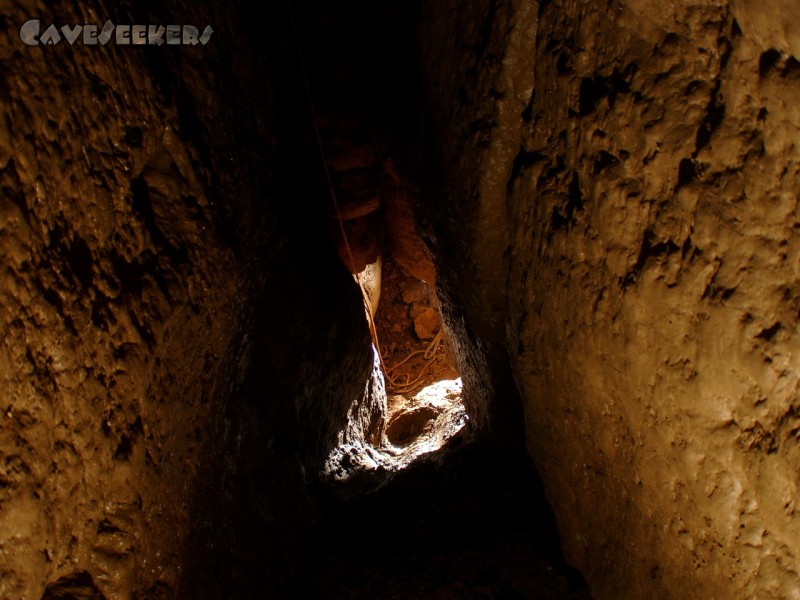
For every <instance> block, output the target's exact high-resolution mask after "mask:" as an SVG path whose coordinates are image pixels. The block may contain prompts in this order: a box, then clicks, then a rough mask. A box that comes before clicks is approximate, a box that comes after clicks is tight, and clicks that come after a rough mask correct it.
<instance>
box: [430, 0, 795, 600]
mask: <svg viewBox="0 0 800 600" xmlns="http://www.w3.org/2000/svg"><path fill="white" fill-rule="evenodd" d="M750 4H751V3H747V2H732V3H728V2H725V1H722V0H717V1H714V2H692V1H687V0H682V1H678V2H670V3H663V2H655V1H648V0H638V1H637V0H617V1H612V2H599V1H585V2H577V1H566V2H529V1H528V0H520V1H503V0H498V1H497V2H492V3H484V2H467V3H459V4H458V10H456V5H455V3H454V2H441V3H436V4H435V6H434V5H433V3H431V4H430V5H429V6H428V9H427V14H426V18H425V23H426V26H425V27H426V31H425V34H424V43H425V48H426V53H427V58H426V61H425V64H426V69H427V80H428V90H429V95H430V98H431V110H432V118H431V121H432V122H433V123H434V124H436V146H437V148H438V156H436V157H433V159H434V164H437V165H442V166H443V168H444V175H445V180H444V185H443V187H442V190H441V192H442V193H440V194H438V195H436V194H434V195H435V196H436V197H435V198H432V199H431V202H430V211H431V213H432V214H433V215H434V217H433V218H434V221H435V223H436V227H437V231H438V235H439V239H440V243H441V244H442V247H443V248H444V249H445V250H446V251H448V252H450V253H451V256H453V257H454V256H457V255H458V254H459V253H460V254H462V256H463V257H466V260H465V261H464V263H465V264H464V265H463V266H461V267H455V268H452V269H451V275H450V280H451V282H452V283H451V284H450V287H451V289H452V290H453V294H454V295H455V296H456V297H460V298H462V299H463V300H462V301H463V302H464V304H465V306H466V308H467V310H466V314H467V326H468V327H471V328H472V329H473V330H474V331H476V332H477V335H476V337H477V338H478V339H483V340H486V343H487V344H492V343H494V344H495V347H496V346H498V345H502V344H505V346H506V348H507V349H508V352H509V355H510V359H511V363H512V366H513V373H514V378H515V380H516V382H517V384H518V387H519V389H520V391H521V393H522V395H523V402H524V408H525V423H526V439H527V445H528V448H529V450H530V452H531V453H532V455H533V456H534V458H535V460H536V464H537V466H538V468H539V470H540V471H541V474H542V477H543V479H544V482H545V486H546V489H547V493H548V497H549V498H550V500H551V502H552V504H553V507H554V509H555V512H556V515H557V518H558V521H559V525H560V529H561V531H562V539H563V544H564V548H565V552H566V553H567V557H568V559H569V560H570V561H571V562H572V563H573V564H575V565H576V566H578V567H579V568H580V569H581V571H582V572H583V573H584V574H585V575H586V577H587V579H588V581H589V583H590V585H591V587H592V590H593V593H594V594H595V595H596V596H597V597H599V598H753V597H758V598H795V597H800V541H799V540H800V517H798V515H797V512H796V511H797V494H798V489H797V473H798V469H799V468H800V446H799V445H798V444H799V443H800V442H799V441H798V432H799V431H800V420H799V419H798V414H800V400H798V397H797V388H798V382H799V381H800V379H799V377H800V365H799V364H798V356H797V352H796V346H797V326H798V310H799V309H800V292H798V290H800V287H798V283H800V282H799V281H798V277H800V234H798V228H799V227H800V222H799V221H800V214H799V213H798V203H797V190H798V183H800V182H798V170H799V169H798V168H799V167H800V164H799V162H798V159H800V153H799V151H798V146H797V139H798V127H799V126H800V112H798V110H797V100H796V99H797V98H798V94H799V93H800V62H798V60H797V59H798V58H800V57H799V56H798V55H797V54H796V53H797V50H798V47H797V44H798V23H799V22H798V18H797V12H796V10H795V7H794V5H793V3H791V2H779V1H775V2H769V3H767V4H768V5H769V7H768V8H767V7H765V6H764V5H758V6H755V5H752V6H750ZM792 53H795V54H792ZM459 244H460V245H459ZM454 248H456V249H458V248H460V249H461V251H460V252H458V251H457V250H456V251H454V250H453V249H454ZM452 273H455V274H454V275H453V274H452ZM440 275H441V274H440ZM442 278H445V279H446V277H444V276H442Z"/></svg>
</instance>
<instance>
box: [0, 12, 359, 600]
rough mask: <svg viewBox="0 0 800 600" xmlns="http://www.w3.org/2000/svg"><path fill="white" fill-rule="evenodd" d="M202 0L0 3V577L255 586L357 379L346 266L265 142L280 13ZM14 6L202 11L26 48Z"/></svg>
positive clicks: (271, 140)
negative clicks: (175, 42)
mask: <svg viewBox="0 0 800 600" xmlns="http://www.w3.org/2000/svg"><path fill="white" fill-rule="evenodd" d="M117 4H118V6H119V5H120V4H123V3H117ZM220 5H224V10H223V9H221V10H217V8H219V7H220ZM220 5H217V4H214V3H211V4H209V5H206V6H205V7H201V8H198V7H197V6H196V5H195V4H193V3H191V2H182V1H181V0H175V1H170V2H165V3H161V4H159V8H157V9H154V11H155V12H153V13H147V12H144V11H143V10H140V9H135V8H131V9H130V10H131V12H130V13H128V12H125V11H124V10H123V11H121V12H117V11H110V12H109V9H108V7H107V6H106V3H102V2H94V1H86V2H81V3H72V2H55V3H52V2H51V3H47V4H45V3H44V2H12V3H5V4H4V5H3V6H2V7H0V17H1V18H0V63H1V64H2V70H1V71H0V73H2V74H1V75H0V89H2V95H1V96H2V98H1V99H0V189H2V192H1V193H0V390H2V394H0V395H1V396H2V398H1V399H0V403H2V405H1V406H0V409H1V411H2V412H0V598H4V599H5V598H9V599H11V598H13V599H25V600H28V599H38V598H61V597H84V596H85V597H92V598H94V597H98V598H99V597H102V598H108V599H118V598H119V599H121V598H132V597H136V598H173V597H176V598H177V597H180V598H189V597H191V598H206V597H208V598H222V597H225V598H236V597H253V586H254V585H255V586H256V588H255V589H257V590H258V591H259V593H266V594H268V595H269V594H273V595H274V594H277V593H278V592H277V591H276V590H280V589H282V588H281V586H283V585H284V584H285V581H286V580H287V579H288V578H290V577H291V575H292V570H291V567H292V565H293V563H292V560H293V556H294V552H295V551H296V550H297V547H298V545H299V544H300V543H301V542H302V532H303V530H302V526H303V523H305V522H306V520H307V515H308V510H309V507H308V505H307V501H306V496H305V490H304V485H305V478H306V477H307V476H308V477H311V476H313V472H314V470H316V469H319V468H320V467H321V461H322V460H323V458H324V456H325V454H326V452H327V451H328V450H329V449H330V448H331V447H332V446H333V444H334V443H335V441H336V432H337V431H339V430H340V429H341V428H342V427H343V425H344V422H345V419H346V414H347V409H348V407H349V406H351V404H352V401H353V399H354V398H355V397H357V396H358V395H359V394H361V393H362V392H363V382H364V381H365V380H366V378H367V377H368V374H369V368H370V360H369V359H370V355H369V342H368V339H369V336H368V333H367V330H366V326H365V325H364V324H363V310H362V307H361V305H360V301H359V299H358V293H357V290H356V287H355V285H354V284H353V282H352V280H351V279H350V278H349V277H348V275H347V273H346V271H345V270H344V269H343V268H342V267H341V266H340V265H339V264H338V263H337V261H336V258H335V254H334V250H333V246H332V244H330V243H329V242H327V240H328V238H327V234H326V229H325V228H326V224H325V213H324V210H323V209H322V207H321V206H320V207H319V208H318V207H317V205H316V204H314V202H313V200H314V199H313V197H312V196H311V195H310V190H309V186H302V185H300V186H298V185H297V183H296V182H297V181H304V180H305V179H307V177H304V175H303V173H302V170H303V168H304V167H307V166H308V165H304V164H303V162H302V160H299V161H298V160H296V162H295V165H294V167H293V168H294V169H296V170H295V171H291V170H288V169H287V167H286V165H285V164H282V163H281V160H286V161H287V162H288V161H289V159H297V158H298V157H300V158H301V159H302V156H303V154H302V153H298V152H297V151H296V149H292V147H290V146H287V145H286V140H287V139H290V138H289V137H288V136H285V135H284V133H285V131H284V132H283V133H282V131H283V130H282V127H283V124H282V123H283V121H286V122H287V123H290V124H291V126H292V127H293V129H294V130H295V131H294V133H295V134H296V132H297V131H298V130H299V131H302V130H303V128H304V126H305V120H304V119H303V118H302V117H301V116H300V115H298V114H296V111H297V110H301V108H295V107H302V106H303V105H302V103H301V102H299V101H298V100H297V99H296V98H293V97H290V96H291V95H292V94H295V93H299V90H301V89H302V88H301V87H300V86H299V84H298V82H297V81H294V80H291V79H288V80H287V79H286V75H285V72H284V71H282V69H284V68H286V69H288V68H290V67H291V68H292V69H294V70H295V71H296V67H295V66H294V65H292V64H291V63H290V62H289V63H287V59H286V57H287V53H288V52H290V51H289V50H287V48H291V47H292V46H290V45H289V43H288V41H287V40H286V39H285V35H284V33H282V32H285V28H284V29H281V27H280V26H279V25H278V24H285V23H286V15H283V14H280V13H279V12H278V13H277V14H273V13H271V12H270V11H269V9H265V12H264V13H263V14H261V15H256V14H254V13H253V9H252V7H248V8H247V11H248V12H247V13H246V14H244V13H242V14H240V13H239V12H238V10H237V8H236V6H235V5H231V4H230V3H220ZM34 17H41V18H42V19H50V18H52V19H53V20H54V21H55V22H56V23H58V24H77V23H97V22H100V24H102V22H103V21H104V20H105V19H106V18H111V19H113V20H114V21H115V22H116V23H163V24H166V23H189V24H194V25H197V26H198V27H203V26H205V25H206V24H211V25H213V27H214V28H215V30H216V33H215V37H214V38H212V41H211V43H210V44H209V45H208V46H206V47H196V48H175V47H161V48H157V47H156V48H144V49H143V48H121V47H116V46H114V45H109V46H107V47H81V46H79V45H76V46H74V47H69V46H67V45H66V44H62V45H60V46H56V47H50V48H44V47H39V48H30V47H26V46H23V45H22V43H21V42H20V40H19V37H18V33H17V32H18V29H19V26H20V25H21V24H22V23H23V22H24V21H26V20H27V19H29V18H34ZM256 17H258V18H256ZM251 20H254V21H255V22H262V23H266V24H267V26H268V29H267V30H266V31H268V32H269V34H270V35H267V36H265V39H266V41H265V39H263V38H258V39H256V40H255V42H257V43H258V46H257V47H256V46H254V45H253V42H254V39H253V38H252V37H250V36H249V34H252V33H258V34H259V35H262V34H264V33H265V30H264V29H263V28H262V29H260V30H259V31H257V32H254V31H253V30H252V29H248V27H247V26H246V24H247V23H250V22H251ZM256 50H257V54H256ZM234 57H235V61H233V58H234ZM270 78H271V79H270ZM273 83H281V84H283V85H275V88H276V89H280V90H281V92H280V93H281V94H282V96H279V95H276V94H275V93H273V88H272V84H273ZM287 107H290V108H287ZM280 111H282V112H280ZM282 120H283V121H282ZM281 144H283V145H282V146H281ZM279 147H280V152H279ZM298 169H299V172H298V171H297V170H298ZM284 177H285V179H284ZM290 180H291V181H292V185H293V188H290V187H289V185H288V182H289V181H290ZM326 244H327V246H326ZM326 257H327V258H326ZM317 269H319V270H320V271H322V275H315V276H313V277H312V276H310V274H311V273H315V270H317ZM283 290H291V293H285V294H283V293H281V292H282V291H283ZM299 323H302V326H298V324H299ZM319 332H325V334H324V335H319ZM265 539H269V540H270V542H269V543H267V544H265V543H264V540H265ZM234 567H235V568H234ZM256 578H257V579H256ZM45 590H47V591H45ZM70 594H72V595H70ZM81 594H83V595H81Z"/></svg>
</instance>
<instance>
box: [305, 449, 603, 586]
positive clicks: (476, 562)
mask: <svg viewBox="0 0 800 600" xmlns="http://www.w3.org/2000/svg"><path fill="white" fill-rule="evenodd" d="M323 515H324V521H323V522H322V524H321V527H320V529H319V530H318V531H317V533H316V537H315V538H314V542H313V549H314V551H313V553H312V554H311V555H310V556H309V558H308V561H309V562H308V564H309V568H310V572H309V573H308V574H307V577H308V585H307V586H306V587H305V588H303V589H302V591H301V593H300V595H301V596H302V597H305V598H320V599H323V598H330V599H344V598H363V599H373V598H386V599H398V600H399V599H403V600H405V599H409V600H410V599H413V598H420V599H443V600H444V599H453V600H455V599H462V598H465V599H472V598H485V599H490V598H497V599H500V598H520V599H522V598H524V599H531V600H535V599H541V600H589V599H590V596H589V594H588V592H587V590H586V587H585V584H584V583H583V582H582V580H581V578H580V576H578V575H577V574H576V573H575V572H574V571H572V570H571V569H570V568H569V567H567V566H566V565H565V564H564V563H563V561H562V560H561V559H560V558H559V556H560V550H559V548H558V540H557V535H556V533H555V530H554V528H552V526H550V527H548V526H547V525H545V524H546V523H552V521H551V520H550V519H551V515H550V508H549V506H548V505H547V502H546V500H545V499H544V496H543V492H542V488H541V484H540V483H539V482H538V479H537V476H536V473H535V470H534V469H533V466H532V464H531V462H530V459H528V458H527V457H526V456H524V455H523V456H519V455H516V456H515V455H508V454H504V453H497V452H493V451H491V450H489V449H487V448H483V447H477V446H471V447H466V448H462V449H461V450H460V451H459V452H456V453H455V454H453V455H451V456H449V457H448V458H446V459H445V460H444V462H443V463H442V464H439V465H434V464H428V465H421V466H418V467H412V469H411V470H409V471H408V472H406V473H404V474H402V475H400V476H398V477H397V478H395V479H394V480H393V481H392V482H391V483H390V484H389V485H388V486H386V487H385V488H383V489H382V490H380V491H379V492H377V493H374V494H372V495H368V496H364V497H360V498H357V499H352V500H337V501H333V500H332V501H330V502H329V503H327V504H326V506H325V510H324V513H323Z"/></svg>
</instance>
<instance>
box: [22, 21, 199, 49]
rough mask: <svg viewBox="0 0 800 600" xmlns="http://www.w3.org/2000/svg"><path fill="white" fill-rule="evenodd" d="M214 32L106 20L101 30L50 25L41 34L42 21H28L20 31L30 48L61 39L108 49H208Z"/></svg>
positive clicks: (54, 43)
mask: <svg viewBox="0 0 800 600" xmlns="http://www.w3.org/2000/svg"><path fill="white" fill-rule="evenodd" d="M212 33H214V30H213V29H212V28H211V26H210V25H208V26H206V28H205V29H204V30H203V32H202V33H200V30H199V29H198V28H197V27H194V26H192V25H114V23H112V22H111V21H106V22H105V24H104V25H103V27H102V28H100V27H98V26H97V25H74V26H72V27H70V26H69V25H63V26H61V27H60V28H58V27H56V26H55V25H50V26H49V27H48V28H47V29H45V30H44V32H42V25H41V22H40V21H39V19H32V20H30V21H28V22H26V23H25V24H24V25H23V26H22V27H20V29H19V37H20V39H21V40H22V41H23V42H25V43H26V44H27V45H28V46H39V45H43V46H55V45H56V44H58V43H60V42H61V40H66V41H67V43H69V45H70V46H71V45H73V44H74V43H75V42H76V41H78V40H80V41H81V42H82V43H83V44H84V45H86V46H96V45H98V44H100V45H102V46H105V45H106V44H107V43H108V42H110V41H112V40H113V41H114V43H116V44H117V45H118V46H130V45H133V46H161V45H162V44H167V45H169V46H178V45H184V46H196V45H197V44H202V45H203V46H205V45H206V44H207V43H208V40H210V39H211V34H212Z"/></svg>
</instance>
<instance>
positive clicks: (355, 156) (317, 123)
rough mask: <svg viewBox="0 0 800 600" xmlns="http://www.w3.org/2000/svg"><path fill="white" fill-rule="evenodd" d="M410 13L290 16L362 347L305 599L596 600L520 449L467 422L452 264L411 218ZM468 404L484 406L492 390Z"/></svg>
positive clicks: (323, 494) (387, 6)
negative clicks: (445, 277)
mask: <svg viewBox="0 0 800 600" xmlns="http://www.w3.org/2000/svg"><path fill="white" fill-rule="evenodd" d="M418 9H419V7H418V6H416V5H415V3H408V4H407V5H405V6H404V7H402V8H400V7H398V5H397V4H396V3H392V2H370V3H354V4H352V5H347V6H337V7H335V8H334V7H331V6H328V5H323V4H319V5H312V8H308V12H307V13H304V14H301V17H300V30H301V35H302V38H303V40H304V44H303V53H304V54H305V55H306V56H308V57H309V58H308V60H307V63H306V66H307V69H308V73H307V74H306V76H307V77H308V78H309V84H308V85H307V86H306V87H307V89H308V90H310V91H311V94H312V98H311V101H310V105H311V111H310V113H311V116H312V120H313V122H312V123H311V124H310V127H311V128H313V129H314V135H313V136H311V137H312V138H317V142H318V145H319V158H320V161H319V162H318V163H317V164H318V169H319V171H322V172H323V173H324V176H323V173H319V174H318V177H317V179H318V185H317V191H318V196H319V197H320V198H321V201H322V202H323V203H324V204H327V205H328V208H327V210H326V212H327V213H328V231H329V234H330V237H331V240H332V241H333V244H334V245H335V247H336V251H337V253H338V255H339V258H340V260H341V262H342V263H343V264H344V265H345V267H346V268H347V270H348V271H349V273H350V274H351V275H352V276H353V278H354V280H355V281H356V282H357V284H358V286H359V288H360V292H361V296H362V297H363V300H364V312H365V317H366V321H367V323H368V326H369V329H370V333H371V340H372V352H373V365H372V369H371V371H370V373H369V378H368V380H367V381H364V387H365V392H364V394H363V396H361V397H359V398H357V399H356V400H355V401H354V403H353V405H352V406H351V407H350V410H349V412H348V419H347V423H346V425H345V427H344V428H343V430H342V431H340V432H339V435H338V445H337V446H336V447H335V448H334V449H333V450H332V451H331V452H330V454H329V456H328V457H327V460H326V463H325V468H324V472H323V482H324V485H323V487H322V488H321V489H320V490H319V494H320V495H319V499H320V505H319V507H320V519H321V520H320V523H319V525H318V527H317V528H316V529H315V531H314V534H313V536H312V541H311V543H310V544H309V547H310V551H309V553H308V554H307V559H306V564H307V568H308V569H309V573H308V577H307V578H305V579H304V584H303V586H302V588H301V589H302V594H303V595H304V596H307V597H309V598H332V599H333V598H365V599H366V598H459V599H460V598H507V597H508V598H515V597H518V598H543V599H551V598H552V599H556V598H558V599H565V600H569V599H585V598H589V597H590V596H589V594H588V591H587V588H586V585H585V583H584V582H583V580H582V578H581V577H580V575H579V574H578V573H577V572H576V571H574V570H573V569H572V568H570V567H569V566H568V565H567V564H566V562H565V561H564V559H563V557H562V556H561V552H560V549H559V539H558V534H557V531H556V527H555V520H554V517H553V513H552V510H551V509H550V506H549V504H548V502H547V500H546V498H545V496H544V492H543V489H542V485H541V482H540V480H539V477H538V474H537V473H536V469H535V467H534V466H533V463H532V461H531V460H530V458H529V457H528V456H527V455H526V454H525V453H524V451H522V449H521V444H520V443H519V442H518V441H508V440H506V441H505V443H503V442H501V443H498V442H497V440H496V439H495V440H494V441H487V440H486V439H484V438H485V437H486V436H485V435H484V434H485V432H486V429H487V428H488V427H490V426H491V424H490V423H486V422H485V421H484V422H478V423H476V424H475V426H470V415H469V414H468V412H467V408H466V406H465V402H464V393H465V390H464V389H463V388H464V382H463V381H462V377H461V374H460V372H459V365H462V364H465V361H466V360H467V359H466V357H465V356H459V344H458V341H457V340H456V339H455V338H456V334H455V333H454V332H453V331H452V330H451V329H450V327H449V326H448V324H449V323H451V322H452V320H453V319H454V318H457V314H458V312H459V309H458V308H457V307H456V306H454V305H453V304H452V302H451V301H450V300H449V299H448V298H446V297H445V298H440V295H439V292H438V276H437V270H438V269H442V268H444V269H445V270H446V269H447V265H443V264H442V262H441V260H442V259H441V257H437V256H436V243H434V242H432V241H431V240H430V239H427V240H426V239H425V237H426V236H425V232H426V231H430V229H429V225H428V224H427V223H421V222H420V218H421V215H424V214H425V210H424V208H423V207H422V206H421V205H422V204H424V202H425V200H424V197H425V194H426V192H425V190H424V189H422V188H421V186H423V185H424V184H423V183H422V178H420V177H419V175H420V173H419V168H420V167H419V165H418V164H415V162H417V161H419V160H421V154H419V153H421V152H422V150H421V149H419V148H418V147H417V146H418V145H419V144H423V143H424V141H423V140H422V139H420V137H421V132H420V131H419V129H420V128H419V126H418V125H419V123H418V122H421V120H422V117H421V113H422V107H421V106H420V99H419V97H418V94H419V90H418V89H417V86H418V81H417V78H418V73H416V72H415V69H416V68H417V67H416V65H415V61H416V60H417V58H418V57H417V56H416V54H415V51H414V44H415V43H416V36H417V35H418V27H419V23H418V21H417V19H418V18H419V15H418ZM380 107H384V110H381V108H380ZM443 304H445V305H446V306H443ZM467 391H469V390H467ZM473 397H477V400H476V403H477V404H478V406H479V412H480V413H483V414H484V415H486V414H489V413H491V409H490V408H489V404H490V403H491V402H492V401H493V397H492V394H491V392H490V391H488V390H481V391H475V393H474V394H473Z"/></svg>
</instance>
